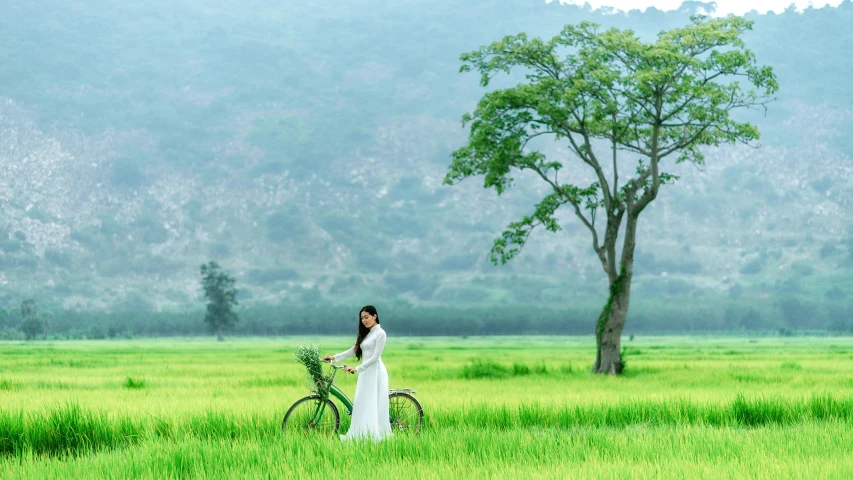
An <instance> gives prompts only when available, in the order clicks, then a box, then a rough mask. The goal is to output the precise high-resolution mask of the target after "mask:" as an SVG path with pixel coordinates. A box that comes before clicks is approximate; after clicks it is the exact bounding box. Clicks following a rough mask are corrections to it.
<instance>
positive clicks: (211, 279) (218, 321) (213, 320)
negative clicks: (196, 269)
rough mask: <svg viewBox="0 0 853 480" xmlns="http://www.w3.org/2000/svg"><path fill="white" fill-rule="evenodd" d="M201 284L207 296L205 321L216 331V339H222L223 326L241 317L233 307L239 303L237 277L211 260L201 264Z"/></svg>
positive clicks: (227, 325) (231, 323)
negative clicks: (227, 272)
mask: <svg viewBox="0 0 853 480" xmlns="http://www.w3.org/2000/svg"><path fill="white" fill-rule="evenodd" d="M201 275H202V278H201V286H202V288H204V296H205V297H207V299H208V303H207V313H206V314H205V316H204V321H205V322H207V324H208V325H210V328H211V329H212V330H214V331H215V332H216V339H217V340H219V341H220V342H221V341H222V330H223V328H227V327H230V326H232V325H234V324H235V323H237V321H238V320H239V318H238V317H237V313H235V312H234V311H233V310H232V307H233V306H235V305H237V289H236V288H234V284H235V283H237V279H236V278H234V277H229V276H228V275H227V274H226V273H225V272H223V271H222V270H221V269H220V268H219V264H218V263H216V262H214V261H210V262H208V263H207V264H205V265H202V266H201Z"/></svg>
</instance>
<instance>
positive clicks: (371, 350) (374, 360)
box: [323, 305, 391, 440]
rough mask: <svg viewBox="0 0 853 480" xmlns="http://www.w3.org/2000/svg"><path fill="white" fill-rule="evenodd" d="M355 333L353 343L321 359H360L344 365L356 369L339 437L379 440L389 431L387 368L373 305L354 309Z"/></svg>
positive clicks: (346, 368) (353, 371)
mask: <svg viewBox="0 0 853 480" xmlns="http://www.w3.org/2000/svg"><path fill="white" fill-rule="evenodd" d="M358 315H359V323H358V337H356V339H355V345H353V346H352V348H350V349H349V350H347V351H345V352H342V353H339V354H337V355H326V356H325V357H323V360H324V361H329V360H334V361H335V362H340V361H341V360H343V359H344V358H347V357H351V356H353V355H355V357H356V358H358V359H359V360H361V359H362V356H364V360H363V361H362V362H361V365H359V366H358V367H355V368H353V367H350V366H347V367H345V368H344V370H345V371H347V372H349V373H358V382H357V383H356V384H355V398H354V399H353V406H352V423H350V427H349V431H348V432H347V434H346V435H341V439H342V440H346V439H352V438H355V437H360V436H369V437H373V439H374V440H379V439H381V438H383V437H385V436H388V435H391V422H390V417H389V415H388V370H385V364H384V363H382V349H383V348H385V331H384V330H382V327H380V326H379V314H378V313H377V312H376V308H374V307H373V305H367V306H366V307H364V308H362V309H361V311H360V312H359V313H358Z"/></svg>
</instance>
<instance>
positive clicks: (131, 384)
mask: <svg viewBox="0 0 853 480" xmlns="http://www.w3.org/2000/svg"><path fill="white" fill-rule="evenodd" d="M123 385H124V388H127V389H129V390H141V389H143V388H145V379H144V378H139V379H134V378H131V377H127V379H126V380H125V381H124V384H123Z"/></svg>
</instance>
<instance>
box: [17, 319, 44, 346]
mask: <svg viewBox="0 0 853 480" xmlns="http://www.w3.org/2000/svg"><path fill="white" fill-rule="evenodd" d="M19 328H20V329H21V331H22V332H23V333H24V337H25V338H26V339H27V340H35V338H36V336H37V335H38V334H39V333H41V332H42V329H43V328H44V324H43V323H42V321H41V320H39V318H38V316H36V315H30V316H28V317H26V318H24V320H23V321H21V325H20V327H19Z"/></svg>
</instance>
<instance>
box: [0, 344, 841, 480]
mask: <svg viewBox="0 0 853 480" xmlns="http://www.w3.org/2000/svg"><path fill="white" fill-rule="evenodd" d="M389 335H392V334H390V333H389ZM352 340H353V339H352V338H349V337H347V338H340V337H319V338H284V339H266V338H265V339H229V340H228V341H226V342H224V343H222V344H217V343H216V342H215V341H212V339H186V340H175V339H170V340H127V341H114V342H104V341H88V342H55V343H43V342H42V343H39V342H34V343H0V477H2V478H64V477H75V478H341V477H343V476H346V477H347V478H401V477H412V478H553V477H555V476H561V477H571V478H744V477H751V478H850V477H851V476H853V456H851V455H850V454H849V452H850V451H851V450H853V395H851V394H853V339H848V338H758V339H746V338H712V337H648V338H637V339H636V340H634V341H633V342H628V341H627V339H626V342H625V345H626V346H627V352H628V354H627V357H626V359H627V365H628V366H627V370H626V372H627V373H626V375H624V376H623V377H620V378H613V377H606V376H605V377H602V376H595V375H591V374H589V373H588V371H589V366H590V364H591V361H592V359H593V354H594V349H593V340H592V338H591V337H585V338H578V337H492V338H467V339H466V338H394V337H393V336H390V337H389V342H388V345H387V347H386V350H385V352H384V354H383V361H384V362H385V364H386V366H387V368H388V371H389V375H390V383H391V388H404V387H408V388H415V389H417V394H416V395H417V397H418V399H419V400H420V401H421V403H422V404H423V407H424V411H425V426H424V429H423V430H422V433H421V435H420V436H418V437H415V438H411V437H402V436H397V437H395V438H391V439H389V440H386V441H384V442H381V443H379V444H378V445H374V444H373V443H370V442H366V443H355V444H342V443H341V442H340V441H339V440H338V439H337V438H288V437H286V436H284V435H283V434H282V433H281V431H280V424H281V419H282V417H283V416H284V413H285V412H286V411H287V408H288V407H289V406H290V405H291V404H292V403H293V402H294V401H295V400H297V399H299V398H301V397H303V396H305V395H307V394H308V390H307V388H306V386H305V384H306V374H305V372H304V369H303V367H302V366H301V365H299V364H298V363H296V362H295V361H294V360H293V359H292V356H291V355H292V353H293V351H294V350H295V348H296V346H298V345H300V344H310V343H314V344H317V345H319V346H320V351H321V354H324V353H337V352H339V351H343V350H344V349H346V348H347V347H348V346H349V345H350V342H352ZM338 379H339V380H338V384H339V385H340V386H341V387H342V388H343V389H344V391H346V392H347V393H348V394H349V395H350V396H351V395H352V392H353V391H354V388H355V382H356V377H355V376H350V375H339V376H338ZM343 420H344V425H343V427H342V429H344V430H345V429H346V428H347V427H348V417H346V416H343Z"/></svg>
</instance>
